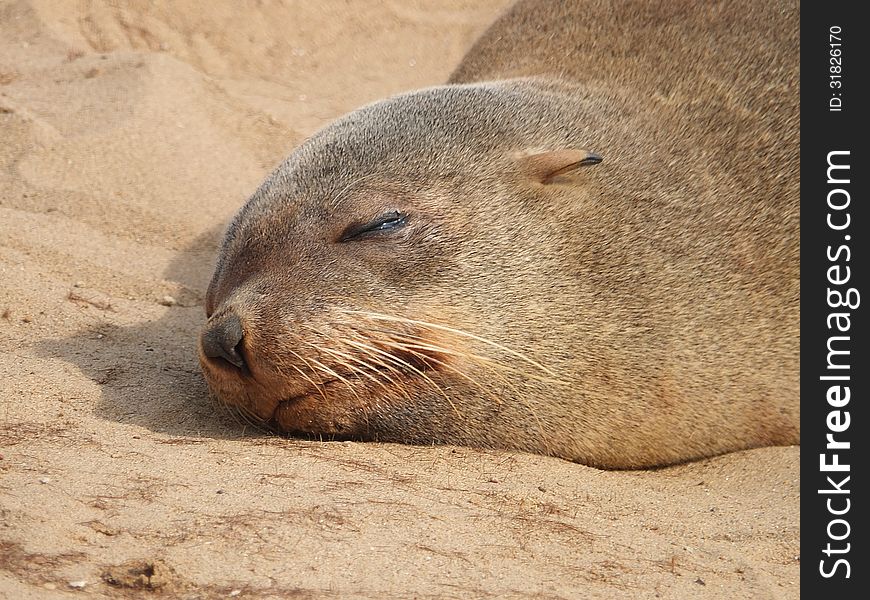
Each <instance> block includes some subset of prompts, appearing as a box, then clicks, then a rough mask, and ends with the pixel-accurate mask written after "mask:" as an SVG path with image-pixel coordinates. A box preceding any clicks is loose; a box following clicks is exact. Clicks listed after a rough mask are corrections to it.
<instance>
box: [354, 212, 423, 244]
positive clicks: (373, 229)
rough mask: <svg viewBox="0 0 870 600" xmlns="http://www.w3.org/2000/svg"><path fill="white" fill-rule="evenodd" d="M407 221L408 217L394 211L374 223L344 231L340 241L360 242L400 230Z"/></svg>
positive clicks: (357, 225)
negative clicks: (382, 233) (383, 233)
mask: <svg viewBox="0 0 870 600" xmlns="http://www.w3.org/2000/svg"><path fill="white" fill-rule="evenodd" d="M407 220H408V217H407V215H404V214H402V213H400V212H399V211H397V210H393V211H390V212H388V213H385V214H383V215H381V216H380V217H378V218H377V219H375V220H374V221H369V222H368V223H362V224H359V223H358V224H355V225H351V226H350V227H348V228H347V229H345V230H344V233H342V234H341V238H339V241H341V242H348V241H351V240H358V239H362V238H365V237H369V236H371V235H375V234H378V233H381V232H387V231H392V230H394V229H399V228H401V227H403V226H404V225H405V222H406V221H407Z"/></svg>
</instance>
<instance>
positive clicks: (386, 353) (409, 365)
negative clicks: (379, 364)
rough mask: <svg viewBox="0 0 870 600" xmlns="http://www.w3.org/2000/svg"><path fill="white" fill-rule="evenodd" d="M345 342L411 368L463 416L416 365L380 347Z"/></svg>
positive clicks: (350, 341)
mask: <svg viewBox="0 0 870 600" xmlns="http://www.w3.org/2000/svg"><path fill="white" fill-rule="evenodd" d="M345 342H347V343H348V344H351V345H353V346H356V347H358V348H361V349H364V350H367V351H369V352H374V353H376V354H380V355H382V356H383V357H384V358H386V359H387V360H389V361H392V362H395V363H397V364H399V365H402V366H403V367H407V368H408V369H411V370H412V371H414V372H415V373H416V374H417V375H419V376H420V377H422V378H423V379H424V380H426V382H428V383H429V384H430V385H431V386H432V387H434V388H435V389H436V390H438V392H439V393H440V394H441V395H442V396H443V397H444V399H445V400H447V402H448V403H449V404H450V406H451V407H452V408H453V411H454V412H455V413H456V415H457V416H458V417H459V418H460V419H462V418H463V416H462V413H461V412H459V409H458V408H456V405H455V404H453V400H451V399H450V396H448V395H447V393H446V392H445V391H444V390H443V389H442V388H441V386H440V385H438V384H437V383H435V382H434V381H432V379H431V378H430V377H429V376H428V375H426V374H425V373H424V372H423V371H421V370H420V369H418V368H417V367H415V366H414V365H412V364H411V363H409V362H407V361H404V360H402V359H400V358H397V357H395V356H393V355H392V354H390V353H389V352H385V351H383V350H381V349H379V348H375V347H373V346H369V345H367V344H363V343H361V342H355V341H353V340H345Z"/></svg>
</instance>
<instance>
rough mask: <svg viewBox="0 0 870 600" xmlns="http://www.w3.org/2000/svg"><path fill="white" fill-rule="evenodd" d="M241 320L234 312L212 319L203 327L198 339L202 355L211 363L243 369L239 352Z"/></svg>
mask: <svg viewBox="0 0 870 600" xmlns="http://www.w3.org/2000/svg"><path fill="white" fill-rule="evenodd" d="M244 337H245V333H244V331H243V330H242V320H241V319H240V318H239V317H238V315H236V314H235V313H234V312H228V313H224V314H222V315H220V316H218V317H217V318H212V319H211V320H210V321H209V322H208V323H207V324H206V326H205V329H204V330H203V332H202V336H201V337H200V344H201V346H202V353H203V354H204V355H205V356H206V357H208V358H209V359H210V360H211V361H212V362H220V361H226V362H228V363H230V364H231V365H235V366H236V367H238V368H239V369H244V368H245V366H246V365H245V359H244V357H243V356H242V352H241V347H240V346H241V343H242V339H243V338H244Z"/></svg>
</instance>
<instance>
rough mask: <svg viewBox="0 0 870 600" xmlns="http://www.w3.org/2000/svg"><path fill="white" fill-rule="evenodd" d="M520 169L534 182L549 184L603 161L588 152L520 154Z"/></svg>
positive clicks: (565, 151) (575, 150)
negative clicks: (556, 178)
mask: <svg viewBox="0 0 870 600" xmlns="http://www.w3.org/2000/svg"><path fill="white" fill-rule="evenodd" d="M516 160H517V164H518V165H519V167H520V169H521V170H522V171H523V172H524V173H525V174H526V175H528V176H529V177H530V178H531V179H533V180H534V181H539V182H541V183H544V184H546V183H550V182H551V181H552V179H553V178H554V177H557V176H559V175H562V174H564V173H568V172H569V171H573V170H574V169H578V168H580V167H585V166H587V165H597V164H598V163H600V162H601V161H602V160H603V159H602V157H601V156H600V155H598V154H595V153H594V152H590V151H589V150H580V149H574V148H564V149H561V150H548V151H545V152H534V153H531V154H525V153H524V154H521V155H520V156H518V157H517V159H516Z"/></svg>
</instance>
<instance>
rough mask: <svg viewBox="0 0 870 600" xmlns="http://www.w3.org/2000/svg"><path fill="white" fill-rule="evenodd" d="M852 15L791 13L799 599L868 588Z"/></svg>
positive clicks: (862, 65)
mask: <svg viewBox="0 0 870 600" xmlns="http://www.w3.org/2000/svg"><path fill="white" fill-rule="evenodd" d="M861 8H863V4H862V3H858V2H855V3H852V2H813V3H809V2H805V3H802V5H801V409H802V410H801V590H802V593H805V594H806V597H808V598H816V597H827V598H832V599H834V598H836V599H840V598H843V599H845V598H859V597H860V598H866V597H867V593H868V592H867V590H868V589H870V553H868V551H867V545H868V544H870V535H868V531H867V527H866V523H867V518H866V513H867V511H868V510H870V506H868V494H867V492H866V490H867V489H868V486H870V482H868V469H867V461H866V456H867V446H868V443H867V442H868V437H870V428H868V426H867V419H868V411H867V409H866V404H867V402H868V399H870V393H868V392H870V389H868V381H870V358H868V356H867V352H866V349H867V346H868V344H867V342H868V339H867V338H868V331H867V320H868V319H867V311H868V308H870V289H868V288H867V272H868V270H870V260H868V256H867V237H868V235H870V222H868V220H870V216H868V211H867V203H868V197H867V192H868V186H867V182H868V180H870V162H868V151H867V149H868V139H867V138H868V129H870V128H868V127H867V125H866V123H867V122H868V120H870V119H868V114H870V97H868V95H867V85H866V80H867V73H868V67H870V47H868V38H870V23H868V22H867V20H866V18H864V17H863V16H862V13H863V10H860V9H861ZM865 304H867V306H865ZM821 594H825V596H822V595H821Z"/></svg>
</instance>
